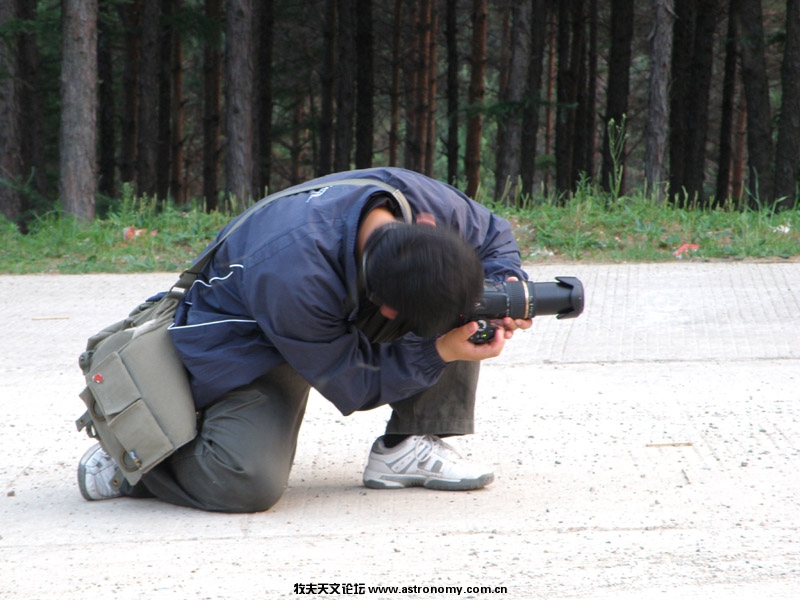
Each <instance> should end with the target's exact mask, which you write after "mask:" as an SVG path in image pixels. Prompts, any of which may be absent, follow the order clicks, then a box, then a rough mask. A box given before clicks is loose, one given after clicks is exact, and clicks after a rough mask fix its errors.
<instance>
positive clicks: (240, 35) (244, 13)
mask: <svg viewBox="0 0 800 600" xmlns="http://www.w3.org/2000/svg"><path fill="white" fill-rule="evenodd" d="M252 2H253V0H228V2H227V8H226V12H225V86H224V89H225V140H226V144H225V178H226V188H225V189H226V192H227V195H228V197H229V198H231V201H233V202H237V203H238V206H236V207H235V209H236V210H237V211H241V210H242V209H244V208H245V207H246V206H247V204H248V203H249V202H250V200H252V198H253V189H252V185H253V129H252V127H253V101H254V96H253V75H254V74H253V47H254V46H253V5H252Z"/></svg>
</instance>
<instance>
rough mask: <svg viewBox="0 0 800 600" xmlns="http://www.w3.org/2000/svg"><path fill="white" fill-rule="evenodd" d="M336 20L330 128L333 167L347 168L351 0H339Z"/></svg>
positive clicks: (351, 112)
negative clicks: (332, 124)
mask: <svg viewBox="0 0 800 600" xmlns="http://www.w3.org/2000/svg"><path fill="white" fill-rule="evenodd" d="M339 8H340V10H339V14H338V15H337V16H338V23H337V38H338V39H337V43H336V47H337V48H338V50H337V56H338V59H339V61H338V68H337V74H338V82H337V85H338V89H337V92H336V125H335V128H334V148H333V169H334V171H347V170H349V169H350V167H351V164H350V160H351V157H352V154H353V125H354V122H355V111H356V72H355V69H356V57H355V52H356V48H355V41H354V39H353V32H354V31H355V0H339Z"/></svg>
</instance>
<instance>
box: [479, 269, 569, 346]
mask: <svg viewBox="0 0 800 600" xmlns="http://www.w3.org/2000/svg"><path fill="white" fill-rule="evenodd" d="M582 312H583V284H582V283H581V282H580V280H579V279H578V278H577V277H556V281H555V282H533V281H503V282H501V283H492V282H489V281H487V282H486V283H485V284H484V289H483V298H481V300H480V301H478V302H477V303H476V304H475V310H474V311H473V313H472V314H471V315H469V316H468V317H467V318H466V319H465V320H464V322H465V323H467V322H469V321H476V322H477V323H478V331H477V332H476V333H474V334H473V335H472V336H471V337H470V338H469V339H470V341H471V342H473V343H474V344H485V343H487V342H490V341H492V340H493V339H494V333H495V331H497V326H496V325H493V324H492V323H491V322H490V321H491V320H492V319H502V318H503V317H511V318H512V319H532V318H533V317H537V316H543V315H555V316H556V318H557V319H574V318H575V317H577V316H578V315H580V314H581V313H582Z"/></svg>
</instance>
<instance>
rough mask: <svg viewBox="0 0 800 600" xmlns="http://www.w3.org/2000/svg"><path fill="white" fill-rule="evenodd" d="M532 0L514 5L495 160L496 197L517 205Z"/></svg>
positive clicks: (526, 95)
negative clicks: (501, 132)
mask: <svg viewBox="0 0 800 600" xmlns="http://www.w3.org/2000/svg"><path fill="white" fill-rule="evenodd" d="M532 8H533V5H532V2H531V0H514V1H513V2H512V4H511V52H510V56H509V66H508V83H507V85H506V89H505V92H506V93H505V96H504V97H503V98H501V99H500V101H501V103H502V104H503V105H504V106H507V108H506V109H505V110H504V111H503V115H504V116H505V118H504V119H503V121H504V127H503V134H502V135H501V136H500V139H498V141H497V158H496V161H495V165H496V166H495V184H496V187H495V193H494V197H495V200H500V199H501V198H502V199H503V200H504V201H505V203H506V204H509V205H511V204H514V203H515V198H516V197H517V191H518V190H517V186H518V181H519V177H520V174H521V168H520V167H521V162H522V132H523V118H524V115H525V112H526V111H525V104H524V103H525V99H526V98H528V97H529V94H528V74H529V72H530V62H531V12H532Z"/></svg>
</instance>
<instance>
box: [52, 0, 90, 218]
mask: <svg viewBox="0 0 800 600" xmlns="http://www.w3.org/2000/svg"><path fill="white" fill-rule="evenodd" d="M61 19H62V31H63V32H64V34H63V36H62V44H63V46H62V62H61V133H60V139H59V154H60V157H61V158H60V161H59V162H60V164H59V197H60V198H61V206H62V208H63V209H64V212H65V213H67V214H70V215H74V216H76V217H77V218H78V219H80V220H82V221H91V220H92V219H94V216H95V193H96V191H97V146H96V144H97V0H64V2H63V3H62V8H61Z"/></svg>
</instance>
